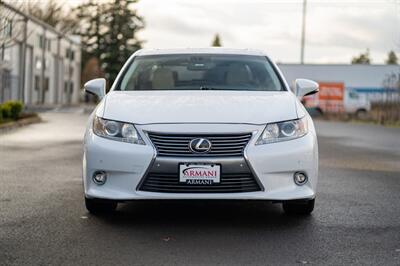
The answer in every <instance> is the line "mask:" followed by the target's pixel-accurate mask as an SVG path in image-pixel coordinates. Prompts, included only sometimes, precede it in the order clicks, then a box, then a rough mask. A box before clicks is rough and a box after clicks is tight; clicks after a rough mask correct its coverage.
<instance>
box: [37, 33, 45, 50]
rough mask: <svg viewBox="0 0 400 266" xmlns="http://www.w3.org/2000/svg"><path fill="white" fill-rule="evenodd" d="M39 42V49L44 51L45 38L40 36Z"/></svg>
mask: <svg viewBox="0 0 400 266" xmlns="http://www.w3.org/2000/svg"><path fill="white" fill-rule="evenodd" d="M38 42H39V48H40V49H43V48H44V36H43V35H38Z"/></svg>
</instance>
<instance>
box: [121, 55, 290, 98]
mask: <svg viewBox="0 0 400 266" xmlns="http://www.w3.org/2000/svg"><path fill="white" fill-rule="evenodd" d="M119 84H120V86H117V88H116V90H123V91H131V90H238V91H243V90H248V91H280V90H283V87H282V84H281V82H280V80H279V78H278V76H277V74H276V73H275V71H274V69H273V67H272V65H271V64H270V62H269V61H268V60H267V58H266V57H263V56H247V55H208V54H192V55H185V54H180V55H151V56H150V55H149V56H139V57H136V58H135V59H134V61H133V62H132V64H131V65H130V66H129V67H128V69H127V71H125V74H124V76H123V78H122V81H121V82H120V83H119Z"/></svg>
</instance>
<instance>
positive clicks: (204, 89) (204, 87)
mask: <svg viewBox="0 0 400 266" xmlns="http://www.w3.org/2000/svg"><path fill="white" fill-rule="evenodd" d="M200 90H202V91H210V90H217V89H216V88H213V87H207V86H200Z"/></svg>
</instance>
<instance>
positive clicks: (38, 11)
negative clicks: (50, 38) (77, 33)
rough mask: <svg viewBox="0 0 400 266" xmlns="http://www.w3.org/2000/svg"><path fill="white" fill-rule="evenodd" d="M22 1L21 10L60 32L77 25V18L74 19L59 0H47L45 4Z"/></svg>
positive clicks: (67, 30)
mask: <svg viewBox="0 0 400 266" xmlns="http://www.w3.org/2000/svg"><path fill="white" fill-rule="evenodd" d="M22 3H23V6H22V10H24V11H25V12H26V13H28V14H30V15H32V16H33V17H36V18H37V19H39V20H41V21H43V22H45V23H47V24H49V25H50V26H53V27H54V28H56V29H58V30H60V31H61V32H64V33H66V32H73V31H74V29H75V28H77V27H78V25H79V20H77V19H76V17H75V16H74V14H73V13H72V14H71V12H67V11H66V10H65V9H64V7H63V4H62V3H60V1H57V0H49V1H48V2H47V3H46V4H45V5H40V4H38V3H37V2H32V1H26V2H22Z"/></svg>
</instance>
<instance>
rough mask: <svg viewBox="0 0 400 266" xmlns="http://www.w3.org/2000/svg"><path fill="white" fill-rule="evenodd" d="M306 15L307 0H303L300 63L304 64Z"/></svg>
mask: <svg viewBox="0 0 400 266" xmlns="http://www.w3.org/2000/svg"><path fill="white" fill-rule="evenodd" d="M306 15H307V0H303V21H302V26H301V51H300V64H304V45H305V41H306Z"/></svg>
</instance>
